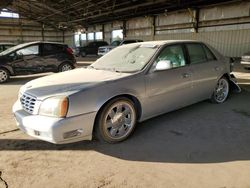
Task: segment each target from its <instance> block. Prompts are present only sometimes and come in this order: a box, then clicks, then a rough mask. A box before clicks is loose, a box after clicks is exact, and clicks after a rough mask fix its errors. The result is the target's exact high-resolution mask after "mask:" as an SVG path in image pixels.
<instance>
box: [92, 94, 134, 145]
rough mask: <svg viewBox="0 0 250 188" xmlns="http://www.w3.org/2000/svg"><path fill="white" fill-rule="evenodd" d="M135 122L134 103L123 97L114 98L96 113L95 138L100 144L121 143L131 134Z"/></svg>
mask: <svg viewBox="0 0 250 188" xmlns="http://www.w3.org/2000/svg"><path fill="white" fill-rule="evenodd" d="M136 121H137V111H136V108H135V106H134V103H133V102H132V101H131V100H129V99H127V98H125V97H120V98H116V99H114V100H111V101H110V102H109V103H108V104H106V105H105V106H104V107H103V108H102V110H101V111H100V112H99V113H98V115H97V119H96V124H95V132H94V133H95V137H96V138H97V140H99V141H100V142H107V143H111V144H114V143H118V142H121V141H123V140H125V139H127V138H128V137H129V136H130V135H131V134H132V133H133V131H134V129H135V126H136Z"/></svg>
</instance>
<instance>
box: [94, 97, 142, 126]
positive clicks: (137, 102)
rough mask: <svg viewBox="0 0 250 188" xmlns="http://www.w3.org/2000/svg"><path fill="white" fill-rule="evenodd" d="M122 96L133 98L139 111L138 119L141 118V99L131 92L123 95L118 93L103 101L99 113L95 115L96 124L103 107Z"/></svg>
mask: <svg viewBox="0 0 250 188" xmlns="http://www.w3.org/2000/svg"><path fill="white" fill-rule="evenodd" d="M121 97H125V98H127V99H129V100H131V101H132V102H133V103H134V105H135V109H136V112H137V120H139V119H140V117H141V114H142V107H141V103H140V101H139V99H138V98H137V97H135V96H133V95H131V94H121V95H116V96H113V97H111V98H110V99H108V100H107V101H106V102H105V103H103V104H102V105H101V107H100V108H99V109H98V111H97V113H96V117H95V121H94V126H95V125H96V121H97V119H98V116H99V115H100V113H101V111H102V109H103V108H104V107H105V106H106V105H107V104H108V103H109V102H110V101H112V100H114V99H117V98H121Z"/></svg>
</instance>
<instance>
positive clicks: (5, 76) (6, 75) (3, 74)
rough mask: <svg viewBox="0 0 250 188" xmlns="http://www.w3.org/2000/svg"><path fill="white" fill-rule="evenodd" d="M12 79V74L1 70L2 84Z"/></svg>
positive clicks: (0, 81)
mask: <svg viewBox="0 0 250 188" xmlns="http://www.w3.org/2000/svg"><path fill="white" fill-rule="evenodd" d="M9 78H10V73H9V71H8V70H6V69H4V68H0V84H1V83H4V82H7V81H8V80H9Z"/></svg>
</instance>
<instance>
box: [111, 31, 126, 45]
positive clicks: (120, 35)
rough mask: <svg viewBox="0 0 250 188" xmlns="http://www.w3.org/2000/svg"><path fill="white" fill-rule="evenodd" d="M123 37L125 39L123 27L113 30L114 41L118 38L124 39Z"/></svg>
mask: <svg viewBox="0 0 250 188" xmlns="http://www.w3.org/2000/svg"><path fill="white" fill-rule="evenodd" d="M122 39H123V31H122V29H118V30H113V31H112V42H113V41H116V40H122Z"/></svg>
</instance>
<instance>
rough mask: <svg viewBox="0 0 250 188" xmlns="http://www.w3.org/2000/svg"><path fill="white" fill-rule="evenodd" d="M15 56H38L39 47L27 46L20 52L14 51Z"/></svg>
mask: <svg viewBox="0 0 250 188" xmlns="http://www.w3.org/2000/svg"><path fill="white" fill-rule="evenodd" d="M16 54H17V55H24V56H26V55H38V54H39V47H38V45H33V46H29V47H26V48H23V49H21V50H18V51H16Z"/></svg>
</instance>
